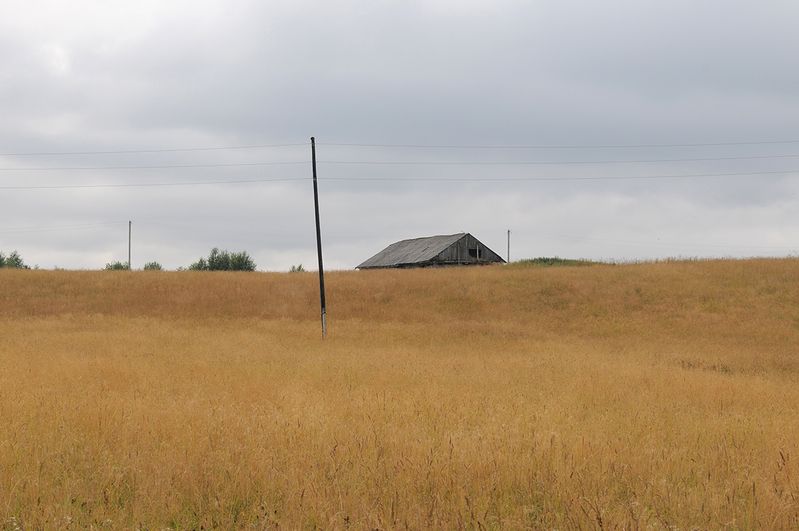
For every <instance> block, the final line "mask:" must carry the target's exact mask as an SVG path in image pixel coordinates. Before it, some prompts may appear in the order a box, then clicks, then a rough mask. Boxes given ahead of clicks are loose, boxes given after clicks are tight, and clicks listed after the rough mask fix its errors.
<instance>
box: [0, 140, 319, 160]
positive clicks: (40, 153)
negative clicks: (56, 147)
mask: <svg viewBox="0 0 799 531" xmlns="http://www.w3.org/2000/svg"><path fill="white" fill-rule="evenodd" d="M307 145H310V143H308V142H304V143H295V144H251V145H243V146H216V147H188V148H165V149H116V150H109V151H29V152H23V153H0V157H45V156H60V155H127V154H140V153H141V154H143V153H185V152H192V151H225V150H239V149H264V148H281V147H295V146H307Z"/></svg>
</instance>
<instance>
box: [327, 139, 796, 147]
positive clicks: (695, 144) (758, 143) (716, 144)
mask: <svg viewBox="0 0 799 531" xmlns="http://www.w3.org/2000/svg"><path fill="white" fill-rule="evenodd" d="M319 144H320V145H324V146H340V147H366V148H403V149H405V148H407V149H627V148H630V149H637V148H678V147H722V146H763V145H780V144H799V140H760V141H747V142H693V143H672V144H494V145H485V144H359V143H342V142H339V143H333V142H325V143H322V142H319Z"/></svg>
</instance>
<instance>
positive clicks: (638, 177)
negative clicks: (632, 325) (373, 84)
mask: <svg viewBox="0 0 799 531" xmlns="http://www.w3.org/2000/svg"><path fill="white" fill-rule="evenodd" d="M756 175H799V170H784V171H757V172H728V173H691V174H677V175H616V176H583V177H569V176H566V177H495V178H469V177H402V178H387V177H326V178H325V179H323V181H326V182H331V181H349V182H402V181H406V182H482V183H491V182H535V181H550V182H558V181H564V182H565V181H627V180H658V179H694V178H707V177H745V176H756ZM310 179H311V178H310V177H291V178H266V179H226V180H217V181H172V182H158V183H94V184H47V185H33V186H27V185H26V186H0V191H23V190H69V189H91V188H155V187H170V186H206V185H224V184H248V183H267V182H300V181H308V180H310Z"/></svg>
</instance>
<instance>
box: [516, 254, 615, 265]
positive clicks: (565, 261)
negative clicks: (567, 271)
mask: <svg viewBox="0 0 799 531" xmlns="http://www.w3.org/2000/svg"><path fill="white" fill-rule="evenodd" d="M600 263H602V262H595V261H593V260H585V259H582V258H579V259H572V258H559V257H557V256H553V257H547V256H541V257H539V258H525V259H524V260H518V261H516V262H511V264H512V265H514V266H522V267H558V266H590V265H597V264H600Z"/></svg>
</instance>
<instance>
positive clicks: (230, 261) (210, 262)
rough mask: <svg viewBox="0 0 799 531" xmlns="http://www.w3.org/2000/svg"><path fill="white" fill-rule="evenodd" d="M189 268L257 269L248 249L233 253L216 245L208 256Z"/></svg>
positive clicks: (194, 269)
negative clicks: (221, 249)
mask: <svg viewBox="0 0 799 531" xmlns="http://www.w3.org/2000/svg"><path fill="white" fill-rule="evenodd" d="M188 269H189V270H190V271H255V262H254V261H253V259H252V258H250V255H249V254H247V251H241V252H239V253H231V252H230V251H220V250H219V249H217V248H216V247H214V248H213V249H211V253H210V254H209V255H208V258H200V259H199V260H197V261H196V262H194V263H193V264H191V265H190V266H189V267H188Z"/></svg>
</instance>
